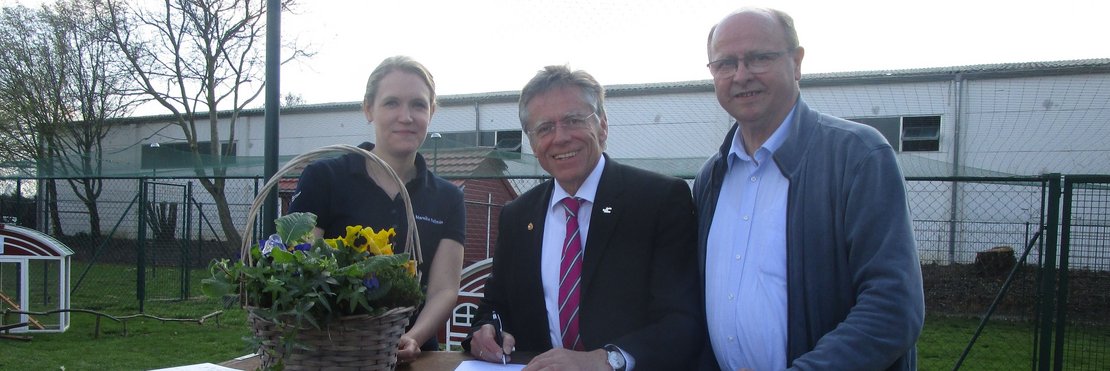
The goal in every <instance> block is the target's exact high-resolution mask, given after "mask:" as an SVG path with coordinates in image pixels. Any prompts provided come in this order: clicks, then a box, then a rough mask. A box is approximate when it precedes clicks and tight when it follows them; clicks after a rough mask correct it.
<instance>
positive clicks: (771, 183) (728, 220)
mask: <svg viewBox="0 0 1110 371" xmlns="http://www.w3.org/2000/svg"><path fill="white" fill-rule="evenodd" d="M793 117H794V111H793V110H792V111H790V114H789V115H787V116H786V120H784V121H783V123H782V125H780V126H779V128H778V129H777V130H775V132H774V133H773V134H771V137H770V138H768V139H767V141H766V142H765V143H763V146H761V147H759V149H757V150H756V151H755V155H754V156H748V154H747V152H746V151H745V150H744V144H743V139H741V133H740V130H737V131H736V136H735V137H733V140H732V149H730V150H729V154H728V159H727V160H728V171H727V172H726V173H725V177H724V183H723V185H722V186H721V194H720V196H719V198H718V199H717V209H716V211H715V212H714V214H713V224H712V225H711V226H710V229H709V236H708V241H707V251H706V259H705V260H706V264H705V275H706V279H705V307H706V316H707V320H708V324H709V339H710V342H711V343H712V345H713V351H714V353H716V355H717V362H718V363H719V364H720V367H721V369H724V370H736V369H740V368H750V369H753V370H783V369H786V195H787V190H788V188H789V186H790V183H789V181H787V180H786V178H785V177H784V176H783V175H782V172H781V171H780V170H779V167H778V165H777V164H775V161H774V159H773V158H772V157H771V155H772V154H773V153H774V152H775V150H777V149H778V148H779V146H781V145H782V142H783V141H784V140H785V139H786V136H787V133H789V131H790V122H791V119H792V118H793ZM740 125H743V123H741V124H740Z"/></svg>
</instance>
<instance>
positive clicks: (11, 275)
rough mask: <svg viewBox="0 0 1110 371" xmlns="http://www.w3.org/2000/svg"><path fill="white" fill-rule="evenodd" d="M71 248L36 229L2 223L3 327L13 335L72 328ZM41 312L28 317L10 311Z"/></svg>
mask: <svg viewBox="0 0 1110 371" xmlns="http://www.w3.org/2000/svg"><path fill="white" fill-rule="evenodd" d="M72 255H73V251H71V250H70V249H69V248H68V247H66V246H65V245H63V244H62V243H61V242H58V240H55V239H54V238H52V237H50V236H47V235H45V234H42V233H41V232H38V231H36V230H33V229H27V228H23V227H19V226H14V225H8V224H0V308H2V309H3V316H0V327H3V328H4V329H5V330H8V331H11V332H64V331H65V330H66V329H68V328H69V312H68V311H66V310H68V309H69V270H70V257H71V256H72ZM16 311H18V312H41V313H49V314H45V315H29V314H24V313H10V312H16Z"/></svg>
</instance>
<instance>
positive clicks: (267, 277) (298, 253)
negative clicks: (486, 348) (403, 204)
mask: <svg viewBox="0 0 1110 371" xmlns="http://www.w3.org/2000/svg"><path fill="white" fill-rule="evenodd" d="M275 226H276V231H277V233H276V234H274V235H271V236H269V238H267V239H266V240H263V241H261V242H260V243H259V244H257V245H254V246H252V247H251V249H250V259H249V260H246V259H244V260H239V261H234V262H232V261H229V260H228V259H221V260H217V261H214V262H213V263H212V264H211V266H210V267H209V271H210V272H211V275H212V276H211V278H207V279H204V280H203V281H202V289H203V291H204V293H205V294H206V295H208V296H211V297H225V296H226V295H232V294H240V295H242V296H241V297H242V298H243V299H245V300H246V302H245V303H246V305H248V306H250V307H252V311H253V313H254V314H256V315H259V316H260V317H262V318H264V319H266V320H268V321H271V322H274V323H279V324H282V325H285V326H288V327H289V328H293V329H303V328H308V327H312V328H316V329H321V328H326V327H327V325H328V324H329V323H331V322H334V321H336V320H337V319H339V318H341V317H344V316H352V315H360V314H366V315H377V314H381V313H383V312H385V311H386V310H389V309H392V308H398V307H411V306H416V305H417V304H419V303H420V302H421V300H423V294H422V293H421V290H420V282H419V278H418V277H417V275H416V262H415V261H414V260H412V259H410V257H409V254H407V253H403V254H394V252H393V245H392V244H391V243H390V242H389V240H390V237H393V236H395V235H396V232H394V230H393V229H388V230H380V231H374V230H373V229H372V228H369V227H367V228H363V227H362V226H350V227H347V230H346V232H347V233H346V235H344V236H339V237H336V238H329V239H323V238H319V237H317V236H315V235H314V234H313V229H314V228H315V227H316V215H314V214H312V213H291V214H288V215H285V216H282V217H280V218H278V219H277V220H275ZM240 290H241V291H240ZM256 340H261V339H256ZM287 340H288V339H287Z"/></svg>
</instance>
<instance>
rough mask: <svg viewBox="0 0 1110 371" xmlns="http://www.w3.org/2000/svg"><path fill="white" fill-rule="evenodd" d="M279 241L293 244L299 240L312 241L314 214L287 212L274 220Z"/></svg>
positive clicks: (314, 225) (314, 222)
mask: <svg viewBox="0 0 1110 371" xmlns="http://www.w3.org/2000/svg"><path fill="white" fill-rule="evenodd" d="M274 227H275V229H276V230H277V233H278V236H279V237H281V241H282V242H284V243H285V244H286V245H289V246H293V245H296V244H298V243H301V242H306V241H313V240H315V238H316V237H315V236H313V235H312V229H314V228H316V214H313V213H289V214H286V215H283V216H282V217H280V218H277V219H276V220H274Z"/></svg>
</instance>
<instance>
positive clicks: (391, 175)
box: [240, 144, 424, 279]
mask: <svg viewBox="0 0 1110 371" xmlns="http://www.w3.org/2000/svg"><path fill="white" fill-rule="evenodd" d="M335 152H347V153H354V154H357V155H362V157H365V158H366V159H368V160H370V161H369V162H368V164H369V165H370V166H377V167H378V168H379V169H380V170H382V171H384V172H385V173H386V174H387V175H388V179H387V180H392V181H394V182H397V184H398V185H400V188H401V192H400V194H401V199H402V200H403V201H404V202H405V216H406V218H407V220H408V228H407V229H406V231H407V233H406V235H407V237H406V238H405V241H404V242H405V245H404V247H405V248H406V249H411V250H412V254H411V256H410V257H409V258H410V259H413V260H415V261H416V265H417V266H418V267H419V266H420V263H423V262H424V258H423V256H422V253H421V251H420V235H419V234H417V231H416V218H415V215H416V214H415V213H413V211H412V200H410V199H409V192H408V189H406V188H405V182H404V181H402V180H401V177H399V176H397V172H395V171H393V168H391V167H389V164H386V163H385V161H382V159H381V158H379V157H378V156H377V155H374V154H373V153H371V152H370V151H367V150H365V149H362V148H358V147H355V146H352V145H349V144H333V145H330V146H325V147H320V148H317V149H314V150H311V151H308V152H305V153H302V154H300V155H297V157H294V158H293V159H291V160H289V162H286V163H285V166H282V167H281V169H278V171H277V173H275V174H274V176H272V177H270V180H268V181H266V184H265V185H263V186H262V188H261V189H260V190H259V192H258V197H256V198H255V199H254V203H252V204H251V208H250V211H249V212H248V213H247V222H246V225H245V226H244V227H243V246H242V247H241V248H240V254H241V255H240V256H242V257H243V259H244V260H245V261H246V263H247V264H248V265H250V264H252V263H253V262H251V256H250V248H251V242H253V239H252V238H251V237H250V236H251V235H252V234H253V233H254V225H255V222H254V221H255V219H256V218H257V216H258V213H259V211H260V210H261V209H262V204H263V203H264V202H265V201H266V195H267V194H268V193H269V192H270V191H271V190H272V189H273V188H274V187H275V186H276V185H277V184H278V182H279V181H280V180H281V177H282V176H284V175H285V174H287V173H289V172H290V171H292V170H293V169H294V168H296V167H298V166H300V165H302V164H308V163H311V162H312V161H315V160H317V159H319V158H321V157H327V156H328V155H331V154H333V153H335ZM406 249H402V250H400V251H406ZM416 274H417V279H420V270H419V269H418V270H417V272H416Z"/></svg>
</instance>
